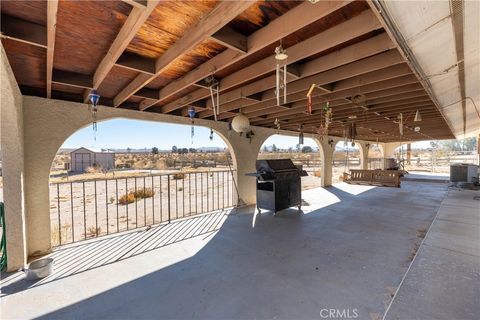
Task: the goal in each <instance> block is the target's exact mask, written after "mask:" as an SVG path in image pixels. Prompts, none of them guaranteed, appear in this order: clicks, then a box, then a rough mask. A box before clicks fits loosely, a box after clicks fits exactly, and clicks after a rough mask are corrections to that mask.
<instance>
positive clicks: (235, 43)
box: [211, 26, 248, 53]
mask: <svg viewBox="0 0 480 320" xmlns="http://www.w3.org/2000/svg"><path fill="white" fill-rule="evenodd" d="M211 38H212V40H214V41H215V42H217V43H220V44H221V45H223V46H225V47H227V48H230V49H232V50H237V51H239V52H241V53H247V50H248V44H247V42H248V37H246V36H244V35H243V34H240V33H238V32H236V31H235V30H233V29H232V28H230V27H227V26H226V27H223V28H222V29H220V30H218V31H217V32H215V33H214V34H213V35H212V37H211Z"/></svg>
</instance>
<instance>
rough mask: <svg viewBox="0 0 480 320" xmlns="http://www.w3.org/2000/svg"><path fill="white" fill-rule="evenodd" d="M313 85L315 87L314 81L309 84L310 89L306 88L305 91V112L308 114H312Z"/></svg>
mask: <svg viewBox="0 0 480 320" xmlns="http://www.w3.org/2000/svg"><path fill="white" fill-rule="evenodd" d="M315 87H316V85H315V83H312V85H311V86H310V89H308V92H307V113H308V114H312V109H313V103H312V94H313V90H314V89H315Z"/></svg>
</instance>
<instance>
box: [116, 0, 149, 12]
mask: <svg viewBox="0 0 480 320" xmlns="http://www.w3.org/2000/svg"><path fill="white" fill-rule="evenodd" d="M122 1H123V2H125V3H128V4H129V5H131V6H132V7H135V8H138V9H142V10H143V9H146V8H147V5H148V4H147V0H122Z"/></svg>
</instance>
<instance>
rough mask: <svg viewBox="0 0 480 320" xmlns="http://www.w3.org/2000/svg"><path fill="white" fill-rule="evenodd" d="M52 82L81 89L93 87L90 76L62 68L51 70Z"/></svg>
mask: <svg viewBox="0 0 480 320" xmlns="http://www.w3.org/2000/svg"><path fill="white" fill-rule="evenodd" d="M52 82H53V83H57V84H61V85H66V86H69V87H77V88H83V89H92V88H93V81H92V77H91V76H87V75H84V74H80V73H74V72H69V71H63V70H55V69H54V70H53V72H52Z"/></svg>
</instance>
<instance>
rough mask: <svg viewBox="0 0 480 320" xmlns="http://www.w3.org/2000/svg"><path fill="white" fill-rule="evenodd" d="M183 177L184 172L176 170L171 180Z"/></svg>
mask: <svg viewBox="0 0 480 320" xmlns="http://www.w3.org/2000/svg"><path fill="white" fill-rule="evenodd" d="M183 179H185V173H183V172H178V173H175V174H174V175H173V180H183Z"/></svg>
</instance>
